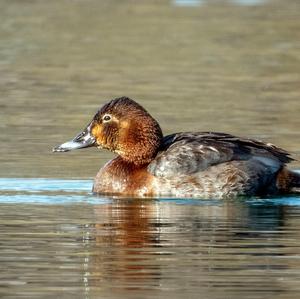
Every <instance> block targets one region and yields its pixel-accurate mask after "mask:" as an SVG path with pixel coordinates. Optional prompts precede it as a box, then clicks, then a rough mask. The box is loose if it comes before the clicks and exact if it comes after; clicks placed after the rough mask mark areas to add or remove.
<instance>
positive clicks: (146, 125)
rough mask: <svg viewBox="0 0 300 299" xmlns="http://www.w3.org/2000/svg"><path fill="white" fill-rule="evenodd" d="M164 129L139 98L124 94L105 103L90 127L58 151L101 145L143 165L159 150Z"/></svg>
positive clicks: (127, 159) (132, 161)
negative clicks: (136, 100)
mask: <svg viewBox="0 0 300 299" xmlns="http://www.w3.org/2000/svg"><path fill="white" fill-rule="evenodd" d="M161 140H162V131H161V128H160V126H159V124H158V123H157V121H156V120H155V119H154V118H153V117H152V116H151V115H150V114H149V113H148V112H147V111H146V110H145V109H144V108H143V107H142V106H140V105H139V104H137V103H136V102H135V101H133V100H131V99H129V98H127V97H121V98H117V99H114V100H111V101H110V102H109V103H107V104H105V105H104V106H103V107H102V108H101V109H100V110H99V111H98V112H97V113H96V115H95V116H94V118H93V120H92V121H91V123H90V124H89V125H88V126H87V127H86V129H85V130H84V131H83V132H82V133H80V134H79V135H77V136H76V137H75V138H74V139H73V140H72V141H70V142H66V143H64V144H62V145H60V146H58V147H56V148H54V151H69V150H72V149H76V148H83V147H89V146H94V145H96V146H98V147H100V148H105V149H108V150H110V151H112V152H115V153H117V154H118V155H120V156H121V157H122V158H123V159H124V160H126V161H128V162H131V163H134V164H136V165H142V164H146V163H149V162H150V161H151V160H152V159H153V158H154V157H155V156H156V154H157V151H158V148H159V146H160V143H161Z"/></svg>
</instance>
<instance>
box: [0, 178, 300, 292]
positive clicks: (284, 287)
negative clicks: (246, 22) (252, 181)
mask: <svg viewBox="0 0 300 299" xmlns="http://www.w3.org/2000/svg"><path fill="white" fill-rule="evenodd" d="M90 187H91V181H90V180H73V181H72V180H53V179H28V180H24V179H19V180H18V179H1V180H0V190H1V191H0V219H1V220H0V235H1V243H0V252H1V257H0V263H1V270H0V285H1V289H0V295H1V298H182V296H183V294H184V296H187V297H188V298H241V296H242V297H243V298H271V297H272V298H298V295H299V291H300V287H299V283H298V281H299V279H300V268H299V266H300V255H299V229H300V217H299V216H300V198H299V197H298V198H297V197H285V198H280V199H279V198H275V199H271V198H269V199H243V200H234V201H222V200H200V199H198V200H195V199H194V200H180V199H178V200H174V199H152V200H151V199H148V200H142V199H130V198H128V199H122V200H118V199H111V198H101V197H95V196H92V195H91V194H90V192H89V190H90ZM262 294H263V296H264V297H262Z"/></svg>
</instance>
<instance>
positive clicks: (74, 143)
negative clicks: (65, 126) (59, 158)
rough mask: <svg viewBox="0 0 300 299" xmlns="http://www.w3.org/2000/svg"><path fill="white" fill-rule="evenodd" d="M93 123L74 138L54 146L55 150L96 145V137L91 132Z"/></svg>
mask: <svg viewBox="0 0 300 299" xmlns="http://www.w3.org/2000/svg"><path fill="white" fill-rule="evenodd" d="M91 127H92V123H90V124H89V125H88V126H87V127H86V128H85V129H84V130H83V131H82V132H81V133H79V134H78V135H77V136H76V137H75V138H74V139H73V140H70V141H67V142H65V143H63V144H61V145H58V146H56V147H54V148H53V152H68V151H72V150H74V149H80V148H85V147H90V146H94V145H95V142H96V139H95V137H94V136H93V135H92V134H91Z"/></svg>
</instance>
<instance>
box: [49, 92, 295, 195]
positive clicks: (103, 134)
mask: <svg viewBox="0 0 300 299" xmlns="http://www.w3.org/2000/svg"><path fill="white" fill-rule="evenodd" d="M95 146H96V147H98V148H99V149H106V150H109V151H111V152H113V153H115V154H116V157H115V158H113V159H112V160H110V161H109V162H107V163H106V164H105V165H104V166H103V167H102V168H101V169H100V170H99V172H98V173H97V175H96V177H95V179H94V184H93V189H92V192H93V193H94V194H98V195H116V196H134V197H168V198H170V197H171V198H195V197H197V198H233V197H234V198H235V197H239V196H265V195H277V194H288V193H295V192H300V174H299V173H297V172H295V171H292V170H290V169H288V168H287V167H286V164H288V163H289V162H291V161H293V160H294V159H293V158H292V157H291V156H290V154H289V153H288V152H287V151H285V150H284V149H282V148H279V147H277V146H275V145H273V144H271V143H265V142H262V141H259V140H255V139H249V138H243V137H237V136H234V135H231V134H227V133H219V132H181V133H174V134H170V135H167V136H163V133H162V130H161V128H160V125H159V124H158V122H157V121H156V120H155V119H154V118H153V117H152V116H151V115H150V114H149V112H147V111H146V110H145V109H144V108H143V107H142V106H141V105H140V104H138V103H137V102H135V101H134V100H132V99H130V98H128V97H120V98H116V99H113V100H111V101H109V102H108V103H106V104H104V105H103V106H102V107H101V108H100V109H99V110H98V111H97V113H96V114H95V116H94V117H93V119H92V121H91V122H90V123H89V124H88V125H87V126H86V127H85V129H84V130H83V131H82V132H81V133H79V134H78V135H77V136H76V137H75V138H74V139H72V140H71V141H68V142H65V143H63V144H61V145H59V146H56V147H54V148H53V151H54V152H67V151H71V150H75V149H82V148H88V147H95Z"/></svg>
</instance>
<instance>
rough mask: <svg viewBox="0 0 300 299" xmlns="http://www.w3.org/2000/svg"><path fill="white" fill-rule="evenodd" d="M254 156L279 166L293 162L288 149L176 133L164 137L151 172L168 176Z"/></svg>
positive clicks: (231, 138)
mask: <svg viewBox="0 0 300 299" xmlns="http://www.w3.org/2000/svg"><path fill="white" fill-rule="evenodd" d="M254 157H258V158H260V159H264V160H268V161H270V162H271V163H273V162H274V163H276V164H277V165H284V164H285V163H288V162H290V161H292V160H293V159H292V158H290V157H289V154H288V152H286V151H285V150H283V149H281V148H278V147H276V146H275V145H272V144H266V143H263V142H261V141H258V140H254V139H246V138H239V137H236V136H233V135H230V134H224V133H215V132H198V133H177V134H172V135H168V136H166V137H164V140H163V143H162V146H161V148H160V152H159V153H158V155H157V157H156V158H155V159H154V161H152V162H151V163H150V164H149V166H148V170H149V171H150V172H151V173H152V174H153V175H155V176H163V177H169V176H174V175H176V174H192V173H195V172H198V171H203V170H205V169H207V168H208V167H210V166H212V165H216V164H220V163H223V162H227V161H233V160H249V159H251V158H254Z"/></svg>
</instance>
